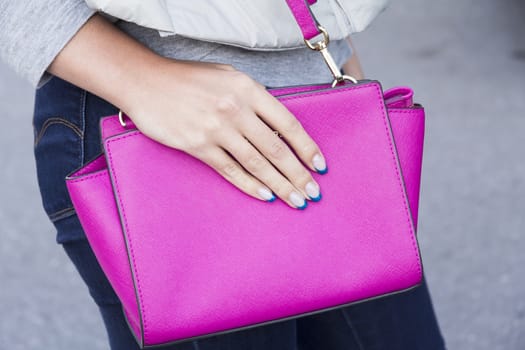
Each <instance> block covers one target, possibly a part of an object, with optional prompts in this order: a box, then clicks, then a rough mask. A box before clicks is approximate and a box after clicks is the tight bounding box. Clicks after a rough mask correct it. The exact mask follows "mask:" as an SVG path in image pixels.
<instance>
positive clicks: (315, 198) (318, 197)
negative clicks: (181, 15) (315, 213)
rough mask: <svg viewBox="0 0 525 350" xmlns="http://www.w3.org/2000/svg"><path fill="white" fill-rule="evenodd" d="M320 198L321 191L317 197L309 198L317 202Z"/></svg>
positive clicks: (321, 196)
mask: <svg viewBox="0 0 525 350" xmlns="http://www.w3.org/2000/svg"><path fill="white" fill-rule="evenodd" d="M321 198H323V195H322V194H321V193H319V195H318V196H317V197H312V198H310V199H311V200H312V201H314V202H319V201H320V200H321Z"/></svg>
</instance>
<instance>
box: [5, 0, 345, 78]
mask: <svg viewBox="0 0 525 350" xmlns="http://www.w3.org/2000/svg"><path fill="white" fill-rule="evenodd" d="M94 13H95V11H94V10H92V9H90V8H89V7H88V6H87V5H86V3H85V2H84V1H83V0H45V1H44V0H26V1H14V0H6V1H0V59H1V60H2V61H4V62H5V63H7V64H8V65H9V66H10V67H12V68H13V69H14V70H15V71H16V72H17V73H18V74H19V75H20V76H22V77H23V78H25V79H26V80H28V81H29V82H30V83H31V84H32V85H33V86H35V87H38V86H41V85H43V84H44V83H45V82H46V80H47V78H48V77H49V75H48V74H47V73H46V69H47V67H48V66H49V65H50V64H51V62H52V61H53V59H54V58H55V57H56V55H57V54H58V53H59V52H60V50H61V49H62V48H63V47H64V46H65V45H66V44H67V42H68V41H69V40H70V39H71V38H72V37H73V36H74V35H75V33H76V32H77V31H78V30H79V29H80V28H81V27H82V25H83V24H84V23H85V22H86V21H87V20H88V19H89V18H90V17H91V16H92V15H93V14H94ZM115 25H117V26H118V27H119V28H121V29H122V30H123V31H125V32H126V33H128V34H129V35H131V36H132V37H134V38H135V39H137V40H139V41H140V42H142V43H143V44H145V45H146V46H148V47H149V48H151V49H152V50H153V51H155V52H157V53H158V54H160V55H163V56H165V57H170V58H174V59H185V60H198V61H209V62H220V63H227V64H231V65H233V66H234V67H235V68H237V69H238V70H241V71H244V72H245V73H247V74H249V75H251V76H252V77H253V78H254V79H256V80H257V81H259V82H260V83H262V84H264V85H266V86H282V85H293V84H305V83H320V82H327V81H330V80H331V74H330V72H329V70H328V69H327V68H326V67H325V63H324V61H323V60H322V58H321V55H320V54H319V53H317V52H314V51H312V50H310V49H308V48H306V47H305V48H299V49H290V50H285V51H277V50H276V51H264V52H261V51H255V50H248V49H243V48H239V47H235V46H231V45H225V44H219V43H215V42H209V41H202V40H195V39H189V38H185V37H182V36H179V35H172V36H168V37H161V36H160V35H159V34H158V31H156V30H153V29H148V28H145V27H141V26H138V25H136V24H133V23H130V22H125V21H118V22H116V23H115ZM329 50H330V52H331V53H332V55H333V56H334V59H335V61H336V63H337V64H339V66H341V65H342V64H343V63H344V62H345V61H346V60H347V59H348V58H349V57H350V55H351V48H350V46H349V44H348V42H347V41H346V40H336V41H332V42H331V43H330V45H329ZM283 77H286V78H285V79H284V80H283Z"/></svg>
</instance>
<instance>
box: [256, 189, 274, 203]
mask: <svg viewBox="0 0 525 350" xmlns="http://www.w3.org/2000/svg"><path fill="white" fill-rule="evenodd" d="M257 192H258V193H259V196H261V197H262V198H263V199H264V200H265V201H268V202H273V201H274V200H275V198H276V197H275V195H274V194H273V193H272V191H270V190H269V189H268V188H266V187H261V188H259V189H258V190H257Z"/></svg>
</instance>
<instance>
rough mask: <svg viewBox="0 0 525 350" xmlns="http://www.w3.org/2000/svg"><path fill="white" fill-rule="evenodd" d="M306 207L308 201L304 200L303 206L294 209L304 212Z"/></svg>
mask: <svg viewBox="0 0 525 350" xmlns="http://www.w3.org/2000/svg"><path fill="white" fill-rule="evenodd" d="M307 206H308V201H307V200H305V201H304V204H303V205H301V206H300V207H296V209H299V210H304V209H306V207H307Z"/></svg>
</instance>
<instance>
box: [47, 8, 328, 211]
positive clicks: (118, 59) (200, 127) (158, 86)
mask: <svg viewBox="0 0 525 350" xmlns="http://www.w3.org/2000/svg"><path fill="white" fill-rule="evenodd" d="M48 71H50V72H51V73H53V74H55V75H57V76H59V77H60V78H62V79H65V80H67V81H69V82H71V83H73V84H75V85H77V86H79V87H81V88H84V89H86V90H88V91H90V92H92V93H94V94H96V95H98V96H100V97H102V98H104V99H105V100H107V101H109V102H111V103H112V104H114V105H115V106H118V107H119V108H121V109H122V110H123V111H124V112H126V113H127V114H128V116H129V117H130V118H131V119H132V120H133V122H134V123H135V124H136V126H137V128H138V129H139V130H141V131H142V132H143V133H144V134H145V135H147V136H149V137H151V138H152V139H154V140H156V141H158V142H160V143H163V144H165V145H167V146H170V147H173V148H176V149H179V150H182V151H184V152H186V153H188V154H191V155H192V156H195V157H197V158H198V159H200V160H202V161H203V162H205V163H206V164H208V165H210V166H211V167H212V168H213V169H215V170H216V171H217V172H218V173H219V174H221V175H222V176H224V178H225V179H226V180H228V181H230V182H231V183H232V184H233V185H235V186H237V187H238V188H239V189H240V190H242V191H244V192H245V193H247V194H249V195H251V196H253V197H255V198H259V199H263V200H268V201H272V200H273V199H274V198H275V197H274V196H273V194H272V192H273V193H275V194H276V195H277V196H278V197H279V198H281V199H282V200H284V201H285V202H286V203H288V204H289V205H290V206H292V207H295V208H300V209H304V208H305V207H306V203H307V201H306V200H305V198H307V199H312V200H319V199H320V198H321V195H320V190H319V185H318V184H317V183H316V182H315V181H314V179H313V178H312V176H311V173H310V171H309V170H313V171H316V170H317V171H319V172H320V173H324V172H326V165H325V161H324V157H323V156H322V153H321V152H320V150H319V147H318V146H317V145H316V143H315V142H314V141H313V140H312V139H311V138H310V136H308V134H307V133H306V132H305V130H304V129H303V127H302V126H301V124H300V122H299V121H298V120H297V119H296V118H295V117H294V116H293V115H292V114H291V113H290V112H289V111H288V110H287V109H286V107H284V105H282V104H281V103H280V102H279V101H278V100H277V99H276V98H274V97H273V96H272V95H271V94H270V93H268V92H267V91H266V90H265V88H264V86H262V85H261V84H259V83H257V82H255V81H254V80H253V79H251V78H250V77H248V76H247V75H246V74H244V73H241V72H239V71H236V70H235V69H234V68H232V67H231V66H229V65H222V64H213V63H202V62H190V61H175V60H170V59H167V58H164V57H161V56H158V55H157V54H155V53H153V52H152V51H151V50H149V49H147V48H146V47H145V46H143V45H141V44H140V43H138V42H137V41H136V40H134V39H132V38H131V37H129V36H127V35H126V34H125V33H123V32H122V31H120V30H119V29H118V28H116V27H115V26H113V25H112V24H111V23H109V22H108V21H106V20H105V19H104V18H103V17H101V16H99V15H95V16H93V17H92V18H91V19H90V20H89V21H88V22H87V23H86V24H85V25H84V26H83V27H82V28H81V29H80V31H79V32H78V33H77V34H76V35H75V36H74V37H73V39H72V40H71V41H70V42H69V43H68V44H67V45H66V46H65V47H64V49H63V50H62V51H61V52H60V54H59V55H58V56H57V57H56V58H55V60H54V61H53V63H52V64H51V65H50V67H49V68H48ZM272 129H273V130H276V131H278V132H279V133H280V134H281V135H282V136H283V137H284V139H285V140H286V141H287V143H288V144H289V146H288V145H287V144H286V143H285V142H284V141H283V140H282V139H281V138H279V137H278V136H277V135H276V134H275V133H274V132H273V130H272ZM292 150H293V151H295V153H296V154H297V156H296V155H295V154H294V152H293V151H292ZM301 161H302V162H303V163H304V164H305V165H303V164H302V163H301Z"/></svg>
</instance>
